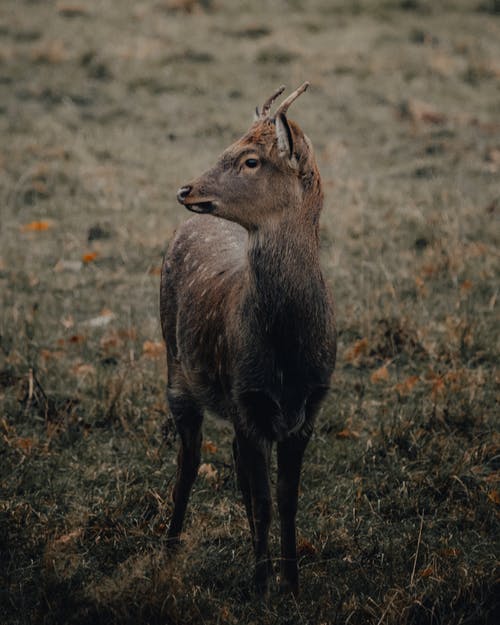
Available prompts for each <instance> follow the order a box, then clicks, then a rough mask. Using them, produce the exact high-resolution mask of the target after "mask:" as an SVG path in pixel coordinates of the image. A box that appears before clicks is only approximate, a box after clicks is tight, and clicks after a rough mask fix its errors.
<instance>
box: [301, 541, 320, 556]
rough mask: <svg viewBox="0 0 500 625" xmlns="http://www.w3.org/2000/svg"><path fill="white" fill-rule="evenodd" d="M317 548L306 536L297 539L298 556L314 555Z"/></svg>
mask: <svg viewBox="0 0 500 625" xmlns="http://www.w3.org/2000/svg"><path fill="white" fill-rule="evenodd" d="M317 552H318V550H317V549H316V547H315V546H314V545H313V544H312V543H311V542H309V541H308V540H307V539H306V538H299V540H298V541H297V555H298V556H299V558H302V557H304V556H315V555H316V553H317Z"/></svg>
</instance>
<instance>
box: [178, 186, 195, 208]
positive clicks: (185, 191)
mask: <svg viewBox="0 0 500 625" xmlns="http://www.w3.org/2000/svg"><path fill="white" fill-rule="evenodd" d="M192 189H193V187H191V186H189V185H187V186H185V187H181V188H180V189H179V190H178V191H177V200H178V201H179V202H180V203H181V204H184V200H185V199H186V198H187V196H188V195H189V194H190V193H191V191H192Z"/></svg>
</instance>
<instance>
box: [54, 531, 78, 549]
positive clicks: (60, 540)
mask: <svg viewBox="0 0 500 625" xmlns="http://www.w3.org/2000/svg"><path fill="white" fill-rule="evenodd" d="M82 534H83V528H81V527H79V528H78V529H76V530H73V531H72V532H69V534H63V535H62V536H59V538H56V539H55V540H54V542H55V543H60V544H62V545H65V544H66V543H69V542H70V541H72V540H74V539H75V538H79V537H80V536H81V535H82Z"/></svg>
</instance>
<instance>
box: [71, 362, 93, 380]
mask: <svg viewBox="0 0 500 625" xmlns="http://www.w3.org/2000/svg"><path fill="white" fill-rule="evenodd" d="M71 371H72V373H73V374H74V375H76V376H77V377H79V378H86V377H90V376H93V375H95V372H96V370H95V367H94V365H91V364H87V363H82V362H77V363H76V364H75V365H73V367H71Z"/></svg>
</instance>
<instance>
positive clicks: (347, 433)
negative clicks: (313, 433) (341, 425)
mask: <svg viewBox="0 0 500 625" xmlns="http://www.w3.org/2000/svg"><path fill="white" fill-rule="evenodd" d="M335 436H336V437H337V438H359V432H356V431H355V430H349V429H348V428H345V429H343V430H340V432H337V433H336V434H335Z"/></svg>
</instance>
